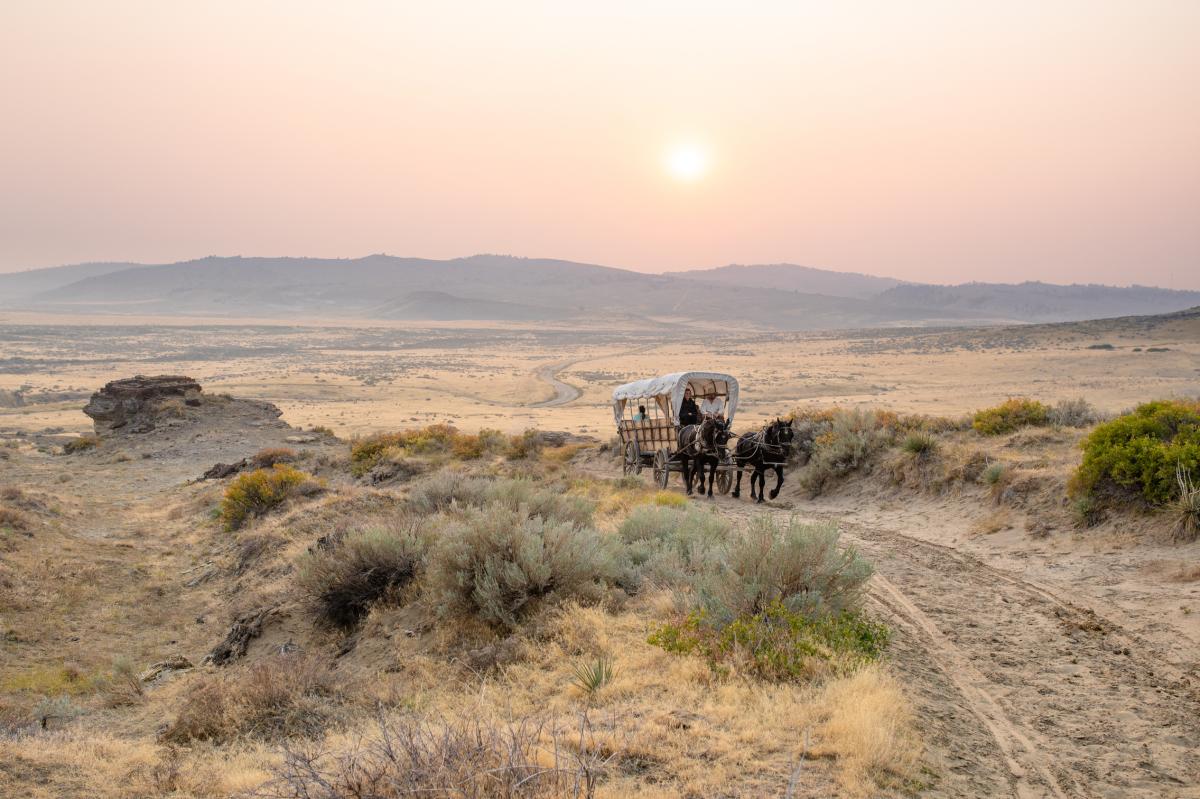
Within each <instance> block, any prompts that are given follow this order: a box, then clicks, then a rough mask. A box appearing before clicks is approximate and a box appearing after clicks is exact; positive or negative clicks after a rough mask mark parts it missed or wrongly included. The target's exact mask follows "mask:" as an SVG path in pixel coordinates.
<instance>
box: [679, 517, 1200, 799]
mask: <svg viewBox="0 0 1200 799" xmlns="http://www.w3.org/2000/svg"><path fill="white" fill-rule="evenodd" d="M698 501H702V502H706V501H707V500H698ZM715 504H716V505H717V506H718V507H719V508H720V510H721V511H722V512H724V513H727V514H729V515H732V516H735V517H740V518H748V517H749V516H750V515H751V514H753V513H757V512H758V510H759V509H761V508H762V506H759V509H755V508H753V506H752V505H750V504H749V503H747V502H744V501H740V502H739V501H737V500H732V499H729V498H720V499H718V500H717V501H716V503H715ZM767 512H770V513H775V514H778V515H779V516H780V517H782V518H786V517H788V516H790V515H792V514H793V513H796V512H795V511H790V510H780V509H769V508H768V511H767ZM798 515H800V516H801V517H808V518H812V519H814V520H828V521H834V522H836V523H838V524H839V526H840V528H841V529H842V531H843V537H844V539H845V540H846V541H847V542H848V543H851V544H854V545H855V546H857V547H858V548H859V549H860V550H861V551H862V552H863V553H864V555H866V556H867V557H868V558H869V559H870V560H872V562H874V564H875V566H876V577H875V578H874V586H873V590H872V602H873V603H874V604H875V605H876V607H877V609H879V610H881V611H883V613H884V615H886V616H887V617H889V619H890V620H891V623H892V625H893V627H894V628H895V630H896V641H895V643H894V645H893V647H892V658H893V661H894V664H895V667H896V668H897V670H898V671H899V672H900V673H901V674H902V675H903V676H904V679H905V681H906V683H907V684H908V687H909V689H910V692H911V693H912V694H913V696H914V697H915V699H916V701H917V705H918V712H919V714H920V716H921V718H922V726H923V728H924V731H925V735H926V738H927V742H928V743H929V745H930V749H931V756H932V760H933V761H934V766H935V770H936V771H937V772H938V778H937V779H936V780H935V781H934V785H933V786H932V790H931V791H930V792H929V793H928V794H927V795H931V796H938V795H940V796H1012V797H1017V798H1018V799H1026V798H1027V797H1029V798H1032V797H1061V798H1063V799H1066V798H1067V797H1167V796H1169V797H1200V749H1197V746H1198V744H1200V691H1197V689H1196V687H1194V686H1193V685H1192V684H1191V681H1190V680H1189V677H1188V676H1187V675H1186V674H1185V673H1183V671H1181V669H1179V668H1177V667H1176V666H1175V665H1172V663H1171V662H1170V659H1169V658H1167V657H1164V655H1165V653H1163V652H1161V651H1160V649H1159V648H1158V647H1156V646H1155V645H1153V644H1150V643H1148V642H1147V641H1145V640H1143V639H1142V638H1141V637H1139V636H1138V635H1137V634H1135V633H1132V632H1130V631H1129V630H1127V629H1124V628H1122V627H1121V626H1120V625H1118V624H1116V623H1114V622H1112V621H1111V620H1109V619H1107V618H1104V617H1102V616H1099V615H1097V614H1096V613H1094V612H1093V611H1092V610H1090V609H1087V608H1084V607H1080V606H1079V605H1076V604H1074V603H1073V602H1071V601H1068V600H1065V599H1063V598H1061V597H1059V596H1057V595H1056V594H1055V593H1054V591H1053V590H1051V589H1048V588H1046V587H1045V586H1042V585H1038V584H1035V583H1032V582H1029V581H1027V580H1025V579H1022V578H1021V577H1020V576H1018V575H1015V574H1013V573H1010V572H1007V571H1005V570H1001V569H997V568H993V567H991V566H989V565H987V564H985V563H983V562H982V561H980V560H978V559H977V558H975V557H973V556H971V555H969V554H965V553H962V552H960V551H957V550H955V549H953V548H951V547H947V546H942V545H939V544H936V543H933V542H930V541H923V540H919V539H917V538H913V537H910V536H907V535H904V534H902V533H899V532H896V531H894V530H886V529H882V528H880V527H878V526H874V525H869V524H862V523H855V522H853V521H849V520H848V519H847V517H846V516H845V515H841V514H827V513H804V512H803V511H801V512H799V513H798Z"/></svg>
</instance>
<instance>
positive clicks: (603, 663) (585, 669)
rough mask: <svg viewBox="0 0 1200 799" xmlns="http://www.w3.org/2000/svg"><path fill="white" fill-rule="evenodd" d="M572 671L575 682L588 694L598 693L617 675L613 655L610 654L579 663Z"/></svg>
mask: <svg viewBox="0 0 1200 799" xmlns="http://www.w3.org/2000/svg"><path fill="white" fill-rule="evenodd" d="M571 671H572V672H573V673H574V675H575V679H574V680H573V682H574V683H575V685H576V687H578V688H579V690H580V691H582V692H583V693H584V694H586V695H588V696H592V695H594V694H596V693H597V692H598V691H599V690H600V689H601V688H603V687H604V686H606V685H608V684H609V683H610V682H612V681H613V678H614V677H616V676H617V670H616V667H615V666H613V659H612V655H609V654H603V655H601V656H600V657H598V658H596V659H595V660H589V661H586V662H584V663H577V664H576V665H575V666H574V668H572V669H571Z"/></svg>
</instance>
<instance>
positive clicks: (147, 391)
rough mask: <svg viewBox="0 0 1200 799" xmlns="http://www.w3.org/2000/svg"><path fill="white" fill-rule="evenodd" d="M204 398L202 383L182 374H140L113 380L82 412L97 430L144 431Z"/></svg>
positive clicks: (96, 394)
mask: <svg viewBox="0 0 1200 799" xmlns="http://www.w3.org/2000/svg"><path fill="white" fill-rule="evenodd" d="M201 402H202V398H201V389H200V384H199V383H197V382H196V381H195V380H193V379H192V378H190V377H183V376H181V375H156V376H153V377H147V376H145V375H138V376H136V377H127V378H125V379H124V380H114V381H112V382H111V383H108V384H107V385H105V386H104V388H102V389H100V390H99V391H97V392H96V393H95V394H93V395H92V398H91V400H90V401H89V402H88V404H87V407H85V408H84V409H83V412H84V413H86V414H87V415H88V416H90V417H92V424H93V425H94V426H95V428H96V433H97V434H104V433H110V432H112V431H114V430H124V431H127V432H130V433H144V432H147V431H150V430H153V429H154V426H155V421H156V420H157V419H158V418H159V417H161V416H164V415H175V416H179V415H182V413H183V410H184V409H185V408H186V407H187V406H193V407H195V406H199V405H200V404H201Z"/></svg>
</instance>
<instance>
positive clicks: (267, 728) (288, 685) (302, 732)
mask: <svg viewBox="0 0 1200 799" xmlns="http://www.w3.org/2000/svg"><path fill="white" fill-rule="evenodd" d="M340 701H341V689H340V687H339V681H338V680H336V679H334V676H333V674H332V673H331V672H330V671H329V669H328V667H327V666H325V665H324V664H322V663H320V662H319V661H317V660H316V659H315V658H311V657H307V656H304V655H296V654H288V655H278V656H276V657H272V658H269V659H267V660H263V661H260V662H258V663H255V664H254V665H252V666H250V667H249V668H248V669H246V670H244V671H237V672H235V671H224V672H223V673H220V674H212V675H203V676H201V677H200V679H198V680H197V681H196V682H194V683H192V684H191V685H190V686H189V687H188V690H187V691H186V693H185V694H184V696H183V701H182V705H181V707H180V709H179V713H178V715H177V716H176V717H175V719H174V720H173V721H172V722H171V723H170V724H169V725H168V726H167V728H166V730H165V731H164V732H163V734H162V736H161V737H162V740H163V741H165V742H167V743H176V744H182V743H188V742H190V741H212V742H214V743H226V742H229V741H232V740H234V739H236V738H239V737H242V736H249V737H253V738H261V739H267V740H281V739H286V738H292V737H296V736H300V737H305V738H316V737H319V736H320V735H321V734H322V732H323V731H324V730H325V729H326V727H328V726H329V725H330V723H331V722H333V721H334V720H336V718H337V715H338V713H337V711H338V707H337V706H338V704H339V703H340Z"/></svg>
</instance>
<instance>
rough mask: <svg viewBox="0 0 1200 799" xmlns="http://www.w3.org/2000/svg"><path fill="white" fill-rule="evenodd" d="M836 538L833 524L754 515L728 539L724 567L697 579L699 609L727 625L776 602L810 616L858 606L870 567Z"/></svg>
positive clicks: (833, 613)
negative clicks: (782, 521)
mask: <svg viewBox="0 0 1200 799" xmlns="http://www.w3.org/2000/svg"><path fill="white" fill-rule="evenodd" d="M838 538H839V533H838V530H837V527H836V526H834V525H832V524H807V523H804V522H801V521H799V520H797V519H795V518H792V519H789V520H788V521H787V522H786V524H783V525H781V524H780V523H779V522H778V521H777V520H776V519H775V518H773V517H771V516H765V515H764V516H759V517H756V518H755V519H753V520H752V521H751V522H750V524H749V525H748V526H747V528H746V530H745V531H744V532H743V533H742V534H741V535H736V536H734V537H733V538H732V540H730V541H729V543H728V544H727V547H726V550H725V553H724V562H723V563H722V564H721V565H720V567H719V568H716V569H713V570H710V571H709V572H708V573H707V574H705V575H702V576H701V577H700V578H699V579H698V580H697V585H696V589H697V590H696V599H697V602H698V604H699V607H700V609H703V610H704V611H705V613H706V615H707V617H708V618H709V619H711V620H712V621H713V622H715V623H718V624H721V625H724V624H728V623H730V622H732V621H733V619H735V618H738V617H748V616H753V615H756V614H758V613H762V612H763V611H764V610H765V609H767V608H768V607H770V606H771V605H773V604H775V603H780V604H782V605H783V607H785V608H787V609H788V610H789V611H793V612H797V613H804V614H806V615H808V616H810V617H812V618H818V617H820V616H825V615H836V614H839V613H842V612H843V611H846V610H852V609H855V608H857V607H858V605H859V604H860V603H861V601H862V597H863V595H864V593H865V592H866V585H867V581H868V580H869V579H870V578H871V573H872V568H871V564H870V563H868V562H867V561H866V560H864V559H863V558H862V557H861V556H860V555H859V554H858V551H857V550H855V549H854V547H850V546H847V547H839V546H838Z"/></svg>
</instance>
